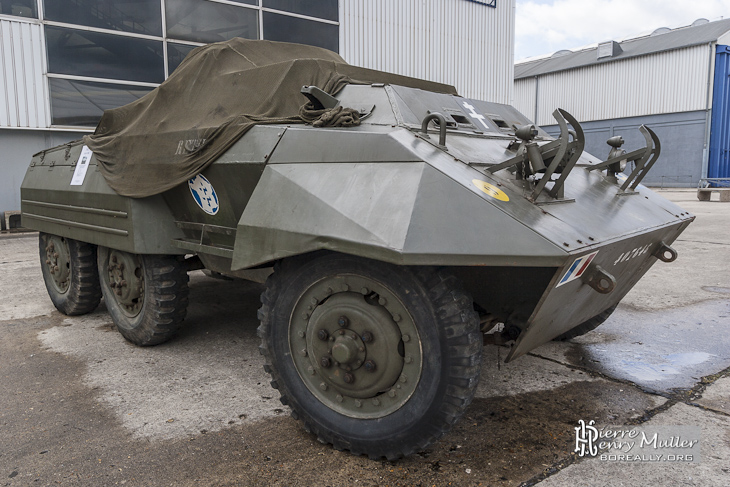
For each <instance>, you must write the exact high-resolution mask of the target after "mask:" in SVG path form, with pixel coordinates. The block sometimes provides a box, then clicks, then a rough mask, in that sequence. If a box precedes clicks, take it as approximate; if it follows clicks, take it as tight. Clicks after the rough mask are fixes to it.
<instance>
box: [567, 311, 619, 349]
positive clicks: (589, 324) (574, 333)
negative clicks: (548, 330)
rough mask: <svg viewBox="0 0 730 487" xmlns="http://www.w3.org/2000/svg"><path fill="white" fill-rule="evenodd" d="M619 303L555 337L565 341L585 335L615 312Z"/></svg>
mask: <svg viewBox="0 0 730 487" xmlns="http://www.w3.org/2000/svg"><path fill="white" fill-rule="evenodd" d="M616 306H618V305H617V304H614V305H613V306H611V307H610V308H608V309H607V310H605V311H603V312H602V313H598V314H597V315H596V316H594V317H593V318H591V319H588V320H586V321H584V322H583V323H581V324H580V325H578V326H576V327H575V328H571V329H570V330H568V331H566V332H565V333H563V334H562V335H560V336H558V337H556V338H553V340H555V341H559V342H564V341H567V340H570V339H571V338H576V337H579V336H581V335H585V334H586V333H588V332H589V331H593V330H595V329H596V328H598V326H599V325H601V324H602V323H603V322H604V321H606V320H607V319H608V317H609V316H611V314H612V313H613V312H614V310H615V309H616Z"/></svg>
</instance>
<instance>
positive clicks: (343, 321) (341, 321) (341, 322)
mask: <svg viewBox="0 0 730 487" xmlns="http://www.w3.org/2000/svg"><path fill="white" fill-rule="evenodd" d="M337 324H338V325H340V328H347V326H348V325H349V324H350V320H348V319H347V316H340V319H339V320H337Z"/></svg>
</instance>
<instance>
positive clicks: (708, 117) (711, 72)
mask: <svg viewBox="0 0 730 487" xmlns="http://www.w3.org/2000/svg"><path fill="white" fill-rule="evenodd" d="M707 45H708V46H709V48H710V62H709V63H708V64H709V68H708V70H707V99H706V100H705V147H704V149H703V150H702V174H701V175H700V178H706V177H707V168H708V165H709V161H710V133H711V130H712V96H713V90H714V88H715V58H716V56H715V43H714V42H710V43H708V44H707Z"/></svg>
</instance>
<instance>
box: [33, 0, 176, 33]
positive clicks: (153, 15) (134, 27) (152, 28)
mask: <svg viewBox="0 0 730 487" xmlns="http://www.w3.org/2000/svg"><path fill="white" fill-rule="evenodd" d="M43 16H44V17H45V18H46V19H48V20H55V21H58V22H67V23H69V24H79V25H88V26H89V27H100V28H102V29H110V30H121V31H124V32H135V33H137V34H147V35H152V36H161V35H162V10H161V8H160V0H44V2H43Z"/></svg>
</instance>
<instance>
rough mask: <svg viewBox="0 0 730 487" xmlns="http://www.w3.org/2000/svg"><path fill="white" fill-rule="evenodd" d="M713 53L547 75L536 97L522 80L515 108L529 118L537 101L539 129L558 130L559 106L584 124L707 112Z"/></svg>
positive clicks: (696, 51) (690, 52)
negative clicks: (550, 127) (556, 115)
mask: <svg viewBox="0 0 730 487" xmlns="http://www.w3.org/2000/svg"><path fill="white" fill-rule="evenodd" d="M713 48H714V47H713ZM709 49H710V47H709V46H707V45H700V46H693V47H687V48H684V49H677V50H674V51H666V52H661V53H656V54H651V55H648V56H641V57H635V58H630V59H625V60H621V61H613V62H609V63H603V64H598V65H593V66H586V67H582V68H576V69H572V70H567V71H560V72H557V73H548V74H544V75H541V76H539V77H538V78H537V81H536V83H537V87H535V85H534V83H535V81H534V78H533V85H532V90H533V92H532V93H531V94H530V93H529V89H528V88H529V87H528V85H527V83H526V82H524V81H523V80H517V81H515V94H516V97H515V104H516V105H518V106H519V107H525V108H523V109H524V110H525V111H526V112H527V114H528V116H529V114H530V113H534V108H527V105H529V104H530V103H532V106H533V107H534V104H535V97H537V103H538V110H537V111H538V117H537V118H538V120H537V123H538V124H539V125H553V124H554V123H555V120H554V119H553V117H552V115H551V114H552V112H553V110H555V108H558V107H559V108H563V109H565V110H567V111H568V112H570V113H572V114H573V116H574V117H576V118H577V119H578V120H579V121H588V120H608V119H614V118H625V117H637V116H644V115H651V114H661V113H676V112H689V111H693V110H705V109H706V108H707V106H706V105H707V86H708V85H707V83H708V75H709V62H710V51H709ZM518 86H519V87H520V88H519V89H518V88H517V87H518ZM535 93H537V95H535ZM517 95H518V96H519V99H518V96H517Z"/></svg>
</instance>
